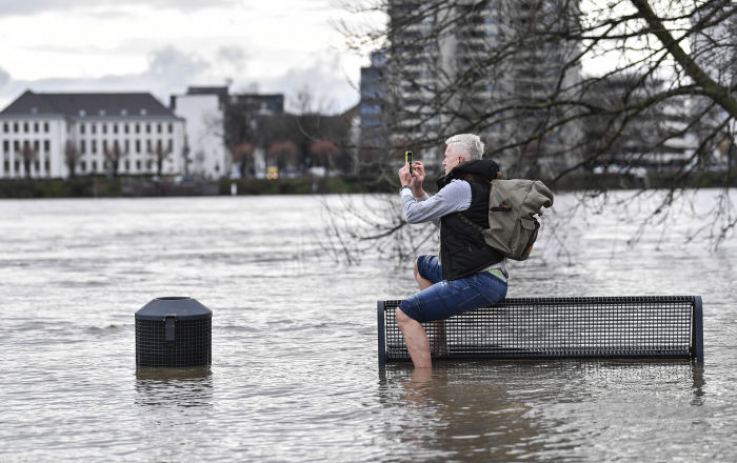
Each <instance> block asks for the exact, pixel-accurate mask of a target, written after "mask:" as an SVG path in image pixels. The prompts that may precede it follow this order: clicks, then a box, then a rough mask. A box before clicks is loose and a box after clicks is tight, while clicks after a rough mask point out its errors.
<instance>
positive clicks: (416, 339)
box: [396, 308, 432, 368]
mask: <svg viewBox="0 0 737 463" xmlns="http://www.w3.org/2000/svg"><path fill="white" fill-rule="evenodd" d="M396 316H397V325H398V326H399V329H400V330H401V331H402V334H403V335H404V342H406V343H407V350H408V351H409V355H410V357H412V363H414V364H415V368H432V360H431V357H430V342H429V341H428V340H427V334H425V330H424V329H423V328H422V325H421V324H420V322H418V321H417V320H413V319H412V318H410V317H408V316H407V315H406V314H405V313H404V312H402V310H401V309H399V308H397V311H396Z"/></svg>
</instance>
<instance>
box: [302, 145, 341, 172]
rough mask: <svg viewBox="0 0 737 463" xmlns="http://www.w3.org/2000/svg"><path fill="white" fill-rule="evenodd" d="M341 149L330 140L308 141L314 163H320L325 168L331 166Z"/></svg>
mask: <svg viewBox="0 0 737 463" xmlns="http://www.w3.org/2000/svg"><path fill="white" fill-rule="evenodd" d="M340 154H341V150H340V147H338V145H336V144H335V143H334V142H332V141H330V140H315V141H313V142H312V143H310V155H312V158H313V160H315V161H316V162H313V164H315V165H318V164H319V165H322V166H323V167H326V168H333V165H334V163H335V161H334V160H335V159H336V158H337V157H338V156H340Z"/></svg>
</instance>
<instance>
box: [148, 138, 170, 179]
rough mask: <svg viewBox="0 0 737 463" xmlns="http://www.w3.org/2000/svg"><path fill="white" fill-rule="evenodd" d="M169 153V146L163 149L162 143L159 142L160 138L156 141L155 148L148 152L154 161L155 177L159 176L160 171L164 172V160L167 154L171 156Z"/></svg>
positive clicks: (167, 156)
mask: <svg viewBox="0 0 737 463" xmlns="http://www.w3.org/2000/svg"><path fill="white" fill-rule="evenodd" d="M171 154H172V153H171V148H168V149H164V144H163V143H162V142H161V140H159V141H158V142H157V143H156V148H155V149H154V150H153V151H150V152H149V155H151V156H152V157H153V158H154V161H155V162H156V176H157V177H159V178H160V177H161V175H162V173H163V172H164V161H166V160H167V159H168V158H169V156H171Z"/></svg>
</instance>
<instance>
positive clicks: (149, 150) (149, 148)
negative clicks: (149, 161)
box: [146, 140, 151, 153]
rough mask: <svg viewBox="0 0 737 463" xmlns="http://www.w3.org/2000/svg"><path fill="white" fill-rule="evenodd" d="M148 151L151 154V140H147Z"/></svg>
mask: <svg viewBox="0 0 737 463" xmlns="http://www.w3.org/2000/svg"><path fill="white" fill-rule="evenodd" d="M146 151H148V152H149V153H150V152H151V140H146Z"/></svg>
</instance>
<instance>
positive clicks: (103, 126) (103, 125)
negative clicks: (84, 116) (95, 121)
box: [100, 124, 107, 133]
mask: <svg viewBox="0 0 737 463" xmlns="http://www.w3.org/2000/svg"><path fill="white" fill-rule="evenodd" d="M100 125H102V133H107V124H100Z"/></svg>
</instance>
